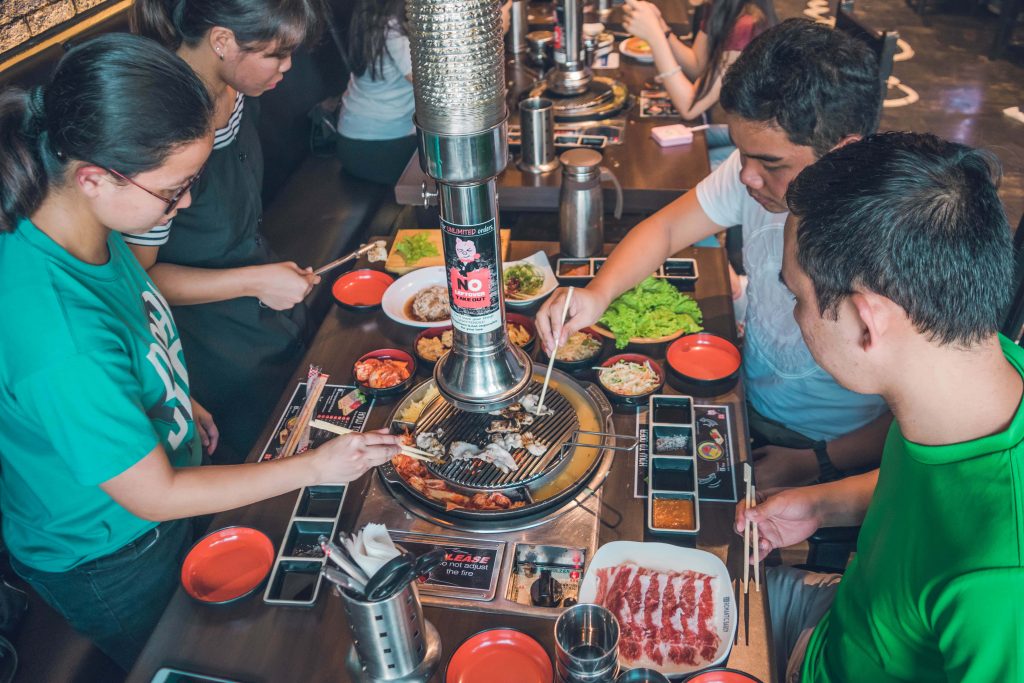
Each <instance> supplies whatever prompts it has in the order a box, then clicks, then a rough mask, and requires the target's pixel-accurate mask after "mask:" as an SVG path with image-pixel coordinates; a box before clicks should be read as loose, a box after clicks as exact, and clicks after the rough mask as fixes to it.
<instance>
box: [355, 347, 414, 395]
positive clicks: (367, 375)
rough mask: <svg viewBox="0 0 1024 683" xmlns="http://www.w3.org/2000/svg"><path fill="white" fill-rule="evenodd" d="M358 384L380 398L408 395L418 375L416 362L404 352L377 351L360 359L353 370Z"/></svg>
mask: <svg viewBox="0 0 1024 683" xmlns="http://www.w3.org/2000/svg"><path fill="white" fill-rule="evenodd" d="M352 375H353V376H354V377H355V380H356V384H357V385H358V386H359V388H360V389H362V390H363V391H364V392H365V393H367V394H369V395H370V396H376V397H377V398H385V397H389V396H397V395H399V394H404V393H405V392H406V391H408V390H409V387H411V386H412V383H413V378H414V377H415V375H416V359H415V358H413V357H412V354H410V353H409V352H408V351H403V350H402V349H377V350H376V351H371V352H369V353H366V354H363V355H362V356H360V358H359V360H357V361H356V362H355V365H354V366H353V367H352Z"/></svg>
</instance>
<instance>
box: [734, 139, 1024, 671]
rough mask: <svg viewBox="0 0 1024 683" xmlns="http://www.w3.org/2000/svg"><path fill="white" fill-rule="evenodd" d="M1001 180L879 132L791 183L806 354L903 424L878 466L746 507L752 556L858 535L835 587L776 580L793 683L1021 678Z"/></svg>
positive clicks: (1020, 542)
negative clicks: (820, 537) (755, 545)
mask: <svg viewBox="0 0 1024 683" xmlns="http://www.w3.org/2000/svg"><path fill="white" fill-rule="evenodd" d="M996 174H997V171H996V169H995V164H994V163H993V162H992V160H991V158H990V157H988V156H987V155H985V154H984V153H981V152H978V151H975V150H971V149H970V148H967V147H964V146H962V145H957V144H953V143H948V142H945V141H942V140H940V139H938V138H936V137H934V136H931V135H916V134H911V133H889V134H883V135H876V136H872V137H870V138H867V139H865V140H863V141H860V142H856V143H853V144H850V145H847V146H845V147H843V148H841V149H838V150H836V151H834V152H831V153H830V154H828V155H826V156H824V157H823V158H822V159H821V160H819V161H818V162H817V163H815V164H814V165H813V166H810V167H808V168H807V169H806V170H805V171H803V172H802V173H801V174H800V176H799V177H797V179H796V180H795V181H794V182H793V184H792V185H790V187H789V191H788V195H787V201H788V203H789V208H790V211H791V214H790V218H789V220H788V222H787V225H786V233H785V254H784V257H783V267H782V273H781V277H782V279H783V281H784V282H785V284H786V286H787V287H788V288H789V289H790V291H791V292H792V293H793V296H794V297H795V299H796V308H795V311H794V316H795V317H796V319H797V322H798V323H799V325H800V329H801V331H802V332H803V336H804V339H805V340H806V342H807V345H808V347H809V348H810V350H811V353H812V354H813V355H814V357H815V360H817V361H818V363H819V364H820V365H821V367H823V368H824V369H825V370H827V371H828V372H829V373H830V374H832V375H833V376H834V377H835V378H836V380H837V381H838V382H839V383H840V384H842V385H844V386H846V387H847V388H849V389H852V390H854V391H858V392H862V393H870V394H876V393H877V394H880V395H882V396H883V397H884V398H885V399H886V401H887V402H888V404H889V406H890V407H891V409H892V412H893V414H894V416H895V421H894V422H893V425H892V427H891V429H890V432H889V436H888V439H887V440H886V444H885V451H884V454H883V456H882V464H881V467H880V469H879V470H878V471H876V472H872V473H869V474H864V475H860V476H857V477H850V478H848V479H845V480H842V481H839V482H833V483H829V484H822V485H819V486H814V487H808V488H803V489H787V490H784V491H781V492H779V493H776V494H775V495H772V496H770V497H768V498H767V499H766V500H764V501H762V502H761V504H760V505H759V506H758V507H757V508H756V509H753V510H745V509H743V506H742V504H741V506H740V507H739V508H738V509H737V530H740V531H742V528H743V518H744V517H746V518H748V519H751V520H752V521H754V522H755V523H757V524H758V527H759V529H760V536H761V552H762V557H763V556H765V555H766V554H767V553H768V552H770V551H771V550H772V549H774V548H778V547H782V546H786V545H790V544H793V543H796V542H799V541H801V540H804V539H806V538H807V537H808V536H810V535H811V533H813V532H814V530H815V529H817V528H819V527H822V526H843V525H855V524H862V528H861V532H860V538H859V540H858V544H857V555H856V557H855V558H854V560H853V561H852V562H851V563H850V566H849V567H848V569H847V571H846V574H845V575H844V576H843V577H842V580H841V581H840V580H839V577H837V576H832V575H822V574H812V573H809V572H800V571H797V570H794V569H790V568H784V567H779V568H773V569H770V570H769V571H768V597H769V603H770V606H771V613H772V629H773V634H774V636H775V638H774V640H775V643H776V646H777V648H778V656H777V661H778V663H779V667H780V675H781V673H782V671H781V670H782V669H783V668H784V669H785V678H784V680H786V681H798V680H802V681H813V682H838V681H844V682H848V681H870V682H871V683H886V682H888V681H966V682H976V683H1005V682H1008V681H1024V443H1022V441H1024V407H1022V406H1021V397H1022V390H1024V382H1022V379H1021V376H1022V375H1024V349H1021V347H1019V346H1017V345H1016V344H1014V343H1013V342H1011V341H1009V340H1007V339H1006V338H1005V337H1001V336H999V334H998V329H999V324H1000V320H1001V314H1002V312H1003V311H1004V309H1005V308H1006V305H1007V303H1008V300H1009V297H1010V292H1011V287H1012V280H1013V252H1012V246H1011V243H1010V231H1009V227H1008V225H1007V222H1006V216H1005V214H1004V213H1003V209H1002V205H1001V204H1000V201H999V198H998V196H997V194H996V188H995V184H994V182H993V177H994V176H995V175H996Z"/></svg>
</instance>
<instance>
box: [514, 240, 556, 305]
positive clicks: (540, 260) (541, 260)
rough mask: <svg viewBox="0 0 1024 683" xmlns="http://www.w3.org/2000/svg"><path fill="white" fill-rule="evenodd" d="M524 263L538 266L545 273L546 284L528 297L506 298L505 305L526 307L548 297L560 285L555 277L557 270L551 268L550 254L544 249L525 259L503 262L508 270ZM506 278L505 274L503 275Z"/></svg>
mask: <svg viewBox="0 0 1024 683" xmlns="http://www.w3.org/2000/svg"><path fill="white" fill-rule="evenodd" d="M522 263H529V264H530V265H532V266H536V268H537V269H538V270H540V271H541V272H542V273H544V284H543V285H541V288H540V291H539V292H537V293H536V294H534V295H533V296H531V297H529V298H526V299H509V298H508V297H506V298H505V305H506V306H508V307H509V308H526V307H527V306H529V305H530V304H533V303H536V302H538V301H540V300H541V299H543V298H544V297H546V296H547V295H548V294H550V293H551V292H553V291H555V289H556V288H557V287H558V278H556V277H555V271H553V270H551V262H550V261H548V255H547V254H545V253H544V252H543V251H538V252H537V253H536V254H534V255H532V256H527V257H526V258H524V259H520V260H518V261H508V262H507V263H503V264H502V266H501V267H502V268H503V269H504V270H508V269H509V267H511V266H517V265H520V264H522ZM502 278H504V275H502Z"/></svg>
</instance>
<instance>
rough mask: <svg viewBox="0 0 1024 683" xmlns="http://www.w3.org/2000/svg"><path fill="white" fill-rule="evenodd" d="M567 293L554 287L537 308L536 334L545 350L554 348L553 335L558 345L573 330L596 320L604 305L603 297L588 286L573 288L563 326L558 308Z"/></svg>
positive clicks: (606, 305) (562, 304) (604, 308)
mask: <svg viewBox="0 0 1024 683" xmlns="http://www.w3.org/2000/svg"><path fill="white" fill-rule="evenodd" d="M568 292H569V290H567V289H565V288H561V289H557V290H555V292H554V294H552V295H551V296H549V297H548V300H547V301H545V302H544V305H543V306H541V307H540V310H539V311H537V316H536V318H535V322H536V323H537V334H539V335H540V340H541V343H542V344H543V345H544V350H545V351H547V352H548V353H551V351H552V350H553V349H554V348H555V339H556V338H557V339H558V340H559V341H558V344H559V346H561V345H562V344H564V343H565V341H566V340H567V339H568V338H569V335H570V334H572V333H573V332H578V331H579V330H582V329H583V328H584V327H587V326H588V325H593V324H594V323H596V322H597V319H598V318H600V317H601V316H602V315H603V314H604V312H605V310H606V309H607V308H608V302H607V301H605V299H604V297H602V296H600V295H599V294H596V293H594V292H592V291H590V290H589V289H582V288H576V289H574V290H573V292H572V302H571V303H570V304H569V313H568V316H567V317H566V321H565V325H564V326H563V325H562V308H563V307H564V306H565V297H566V296H567V295H568Z"/></svg>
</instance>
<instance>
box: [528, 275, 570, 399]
mask: <svg viewBox="0 0 1024 683" xmlns="http://www.w3.org/2000/svg"><path fill="white" fill-rule="evenodd" d="M572 290H573V288H572V287H570V288H569V293H568V294H566V295H565V303H564V304H562V327H565V318H566V316H567V315H569V304H570V303H572ZM558 333H559V334H558V336H557V337H555V348H553V349H552V350H551V357H550V358H549V359H548V371H547V372H546V373H545V374H544V386H543V387H541V390H540V399H539V400H538V401H537V408H536V411H537V415H540V414H541V412H542V411H543V410H544V397H545V396H547V394H548V384H550V383H551V368H553V367H555V356H557V355H558V342H559V340H560V339H561V338H562V334H561V333H562V330H561V329H559V330H558Z"/></svg>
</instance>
